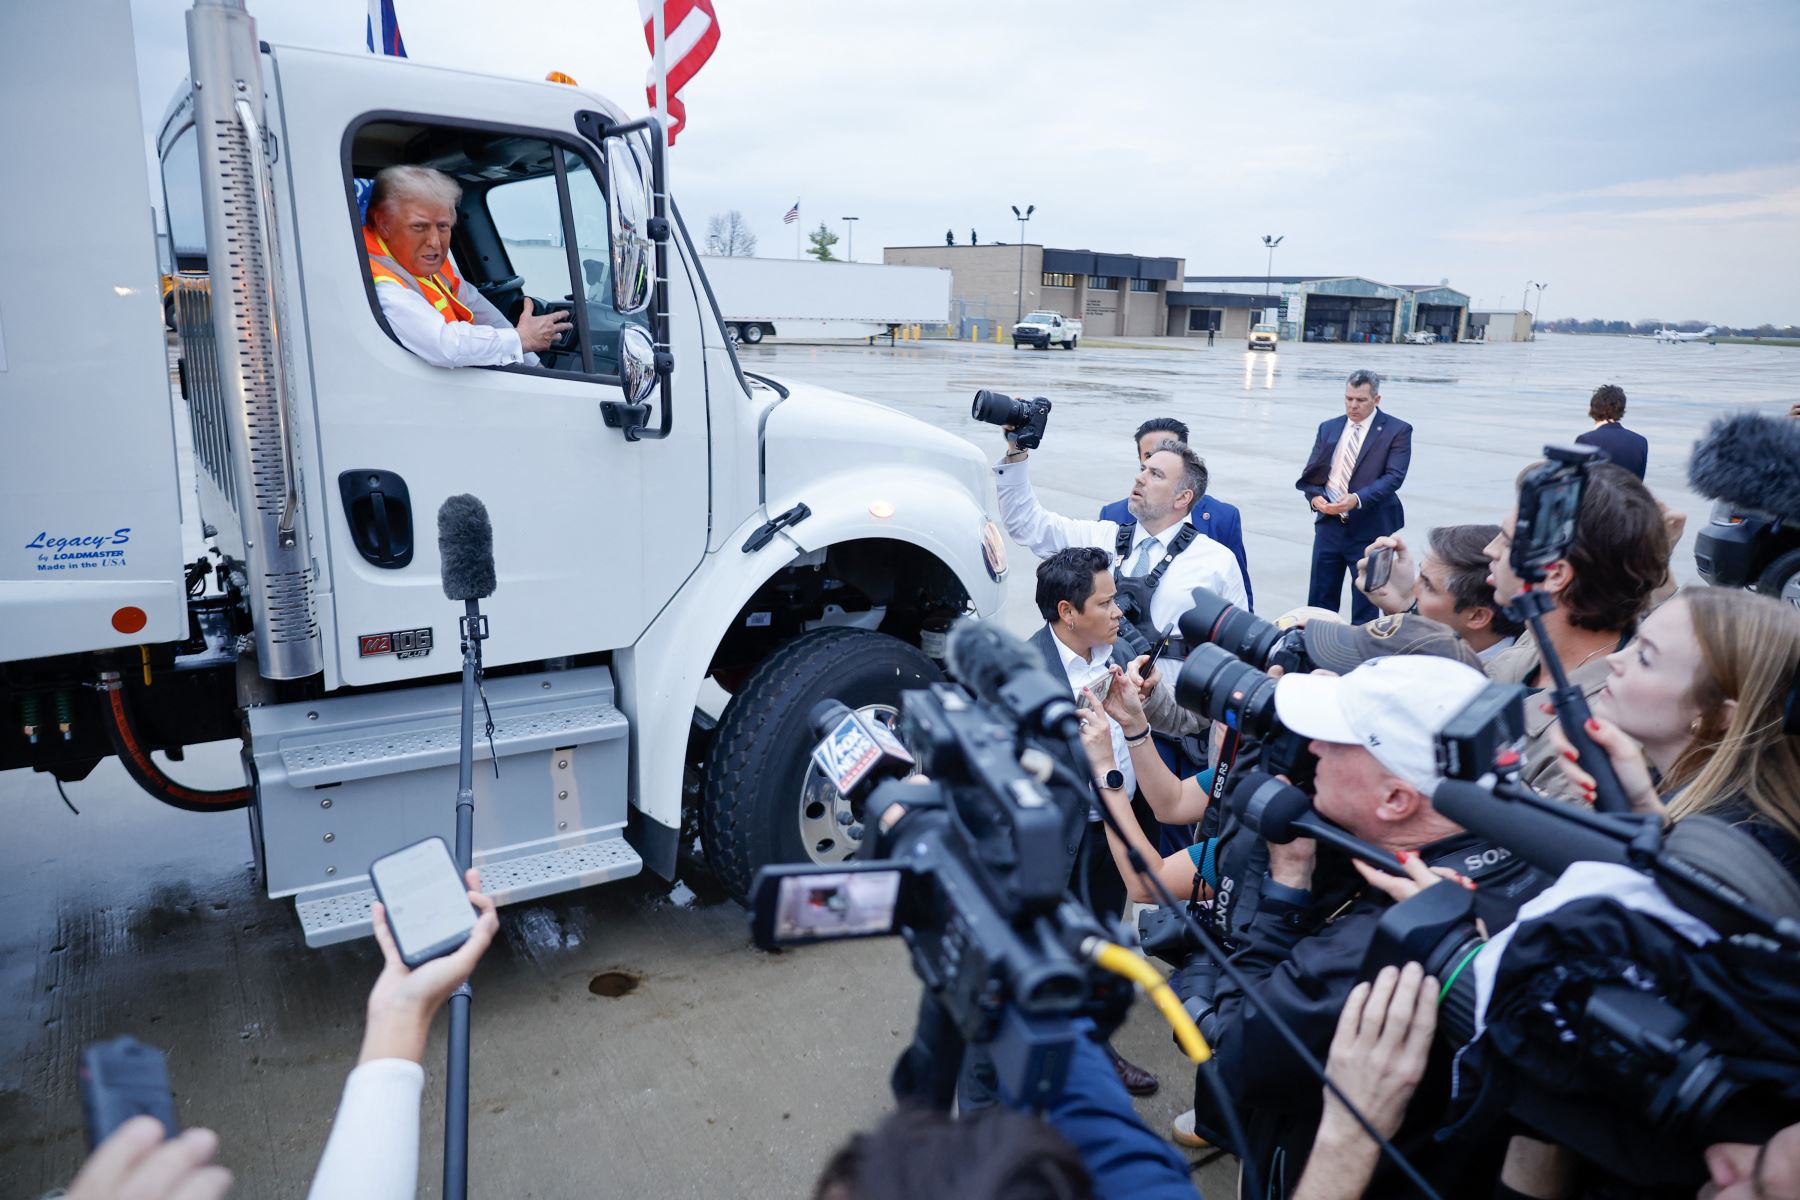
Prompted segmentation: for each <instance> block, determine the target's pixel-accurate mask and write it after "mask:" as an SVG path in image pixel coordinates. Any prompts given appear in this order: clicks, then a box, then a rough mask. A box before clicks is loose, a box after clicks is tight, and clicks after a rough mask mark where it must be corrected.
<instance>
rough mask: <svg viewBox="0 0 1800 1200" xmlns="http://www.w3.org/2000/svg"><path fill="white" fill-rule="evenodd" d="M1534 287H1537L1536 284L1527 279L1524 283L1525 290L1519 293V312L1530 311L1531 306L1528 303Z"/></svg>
mask: <svg viewBox="0 0 1800 1200" xmlns="http://www.w3.org/2000/svg"><path fill="white" fill-rule="evenodd" d="M1536 286H1537V284H1535V283H1533V282H1531V280H1529V279H1527V280H1526V281H1525V290H1524V291H1522V292H1520V293H1519V309H1520V311H1528V310H1529V309H1530V307H1531V305H1530V303H1529V301H1530V299H1531V289H1532V288H1534V287H1536Z"/></svg>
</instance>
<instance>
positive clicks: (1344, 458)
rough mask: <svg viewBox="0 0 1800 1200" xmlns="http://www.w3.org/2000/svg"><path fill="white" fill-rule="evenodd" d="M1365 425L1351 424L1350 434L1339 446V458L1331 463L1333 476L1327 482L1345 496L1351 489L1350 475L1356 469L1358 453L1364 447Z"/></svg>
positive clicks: (1340, 494)
mask: <svg viewBox="0 0 1800 1200" xmlns="http://www.w3.org/2000/svg"><path fill="white" fill-rule="evenodd" d="M1362 438H1363V426H1362V425H1352V426H1350V435H1349V436H1348V437H1346V438H1345V439H1344V440H1343V442H1342V443H1341V444H1340V445H1339V446H1338V456H1337V460H1336V461H1335V462H1333V463H1332V464H1331V478H1330V479H1329V480H1327V483H1329V485H1330V486H1331V488H1332V489H1333V490H1334V491H1336V492H1337V493H1338V495H1339V496H1343V495H1346V494H1348V493H1349V491H1350V475H1351V473H1352V472H1353V471H1355V470H1356V455H1357V453H1358V452H1359V451H1360V450H1361V449H1362Z"/></svg>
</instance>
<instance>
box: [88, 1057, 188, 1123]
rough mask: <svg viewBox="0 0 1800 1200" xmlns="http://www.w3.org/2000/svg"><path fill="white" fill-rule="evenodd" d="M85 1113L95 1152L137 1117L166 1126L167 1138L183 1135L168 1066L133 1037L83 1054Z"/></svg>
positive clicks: (164, 1060) (163, 1059) (166, 1061)
mask: <svg viewBox="0 0 1800 1200" xmlns="http://www.w3.org/2000/svg"><path fill="white" fill-rule="evenodd" d="M81 1109H82V1112H83V1114H84V1115H85V1117H86V1124H87V1140H88V1149H89V1150H93V1149H94V1148H95V1147H96V1146H98V1145H99V1144H100V1143H101V1142H104V1141H105V1140H106V1139H107V1138H109V1137H111V1136H112V1134H113V1131H114V1130H115V1129H117V1128H118V1127H119V1126H121V1125H123V1124H124V1123H125V1122H127V1121H129V1120H131V1118H133V1117H137V1116H149V1117H155V1118H156V1119H157V1120H159V1121H161V1122H162V1127H163V1135H164V1136H165V1137H174V1136H175V1135H176V1134H178V1133H180V1132H181V1124H180V1123H179V1122H178V1121H176V1119H175V1096H174V1094H173V1093H172V1092H170V1090H169V1064H168V1060H166V1059H165V1058H164V1057H163V1052H162V1051H161V1050H158V1049H157V1048H156V1047H155V1046H146V1045H144V1043H142V1042H140V1041H138V1040H137V1039H136V1038H133V1037H122V1038H117V1039H115V1040H113V1041H110V1042H95V1043H94V1044H93V1045H91V1046H89V1047H88V1048H87V1049H86V1050H84V1051H82V1052H81Z"/></svg>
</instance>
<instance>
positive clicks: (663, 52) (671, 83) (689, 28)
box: [638, 0, 719, 146]
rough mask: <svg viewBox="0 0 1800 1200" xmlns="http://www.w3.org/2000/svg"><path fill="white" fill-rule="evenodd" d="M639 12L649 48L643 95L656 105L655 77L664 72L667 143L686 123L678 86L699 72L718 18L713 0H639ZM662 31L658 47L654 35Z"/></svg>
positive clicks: (672, 141) (715, 39)
mask: <svg viewBox="0 0 1800 1200" xmlns="http://www.w3.org/2000/svg"><path fill="white" fill-rule="evenodd" d="M658 5H660V6H661V8H662V28H661V29H660V30H658V29H657V27H656V12H657V7H658ZM638 12H639V13H640V14H641V15H642V16H643V18H644V42H645V44H646V45H648V46H649V47H650V55H651V65H650V80H649V84H648V86H646V87H645V89H644V91H645V94H646V95H647V96H648V97H649V99H650V107H651V108H657V107H659V106H658V105H657V95H656V90H657V83H658V82H659V80H658V78H657V76H658V74H659V72H660V71H666V72H667V74H668V77H667V78H666V79H664V80H661V81H660V82H661V83H662V84H663V88H664V97H663V98H664V100H665V101H666V103H664V104H663V105H661V107H662V108H663V109H665V110H666V111H667V112H668V114H669V130H668V134H669V145H671V146H673V145H674V144H675V135H676V134H678V133H680V132H681V130H682V128H683V127H684V126H685V125H686V124H687V108H686V106H685V105H683V104H682V102H681V89H682V88H684V87H686V86H687V83H688V80H690V79H692V78H693V77H694V76H695V75H697V74H699V72H700V68H701V67H703V66H705V65H706V60H707V59H709V58H711V57H712V52H713V50H714V49H715V48H717V46H718V44H719V18H718V17H717V16H715V15H714V14H713V6H712V0H638ZM659 32H660V33H661V34H662V45H661V46H660V47H659V46H658V45H657V44H656V42H657V37H656V35H657V34H658V33H659Z"/></svg>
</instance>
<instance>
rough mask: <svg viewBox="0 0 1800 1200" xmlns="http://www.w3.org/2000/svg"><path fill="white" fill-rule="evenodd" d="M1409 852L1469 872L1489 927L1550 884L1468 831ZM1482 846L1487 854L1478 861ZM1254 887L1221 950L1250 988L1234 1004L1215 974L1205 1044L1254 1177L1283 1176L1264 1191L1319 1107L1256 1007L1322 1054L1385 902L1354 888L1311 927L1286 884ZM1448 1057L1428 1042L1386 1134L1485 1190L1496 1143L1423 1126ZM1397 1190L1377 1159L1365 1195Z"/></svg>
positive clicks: (1445, 1183)
mask: <svg viewBox="0 0 1800 1200" xmlns="http://www.w3.org/2000/svg"><path fill="white" fill-rule="evenodd" d="M1484 850H1486V851H1488V852H1489V853H1488V854H1486V855H1484V854H1483V853H1482V851H1484ZM1421 854H1422V855H1423V856H1424V858H1425V861H1426V862H1427V863H1430V864H1432V865H1441V866H1449V867H1452V868H1453V869H1455V870H1458V871H1461V872H1462V873H1464V874H1465V875H1468V876H1469V877H1470V878H1472V879H1474V880H1475V882H1476V883H1477V884H1478V885H1479V890H1478V891H1477V892H1476V893H1475V912H1476V915H1477V916H1479V917H1481V919H1482V920H1484V921H1485V922H1486V923H1487V927H1488V928H1489V929H1490V930H1497V929H1501V928H1504V927H1505V926H1506V925H1508V924H1510V923H1511V922H1512V920H1513V918H1514V916H1515V915H1516V914H1517V912H1518V909H1519V906H1520V905H1521V904H1523V903H1524V902H1525V901H1526V900H1528V899H1529V898H1530V897H1532V896H1534V895H1536V894H1537V893H1538V892H1539V891H1542V890H1543V889H1544V888H1545V887H1546V886H1548V884H1549V883H1550V880H1549V879H1548V878H1547V877H1546V876H1544V875H1543V874H1542V873H1541V872H1539V871H1537V870H1536V869H1535V868H1533V867H1531V866H1529V865H1528V864H1526V863H1525V861H1524V860H1523V859H1519V858H1515V857H1513V856H1512V855H1510V854H1506V853H1505V852H1504V851H1501V852H1498V854H1497V855H1496V854H1495V852H1493V851H1492V850H1491V846H1490V844H1489V843H1488V842H1486V841H1485V840H1483V839H1481V838H1478V837H1475V836H1473V835H1469V834H1463V835H1459V836H1457V837H1454V838H1447V839H1445V840H1444V841H1441V842H1437V843H1434V844H1433V845H1431V846H1427V847H1425V848H1424V850H1422V851H1421ZM1489 857H1498V861H1496V862H1484V859H1485V858H1489ZM1444 886H1452V885H1448V884H1447V885H1444ZM1264 892H1265V894H1264V895H1263V898H1262V902H1261V905H1260V907H1259V908H1258V909H1257V911H1256V914H1255V915H1254V916H1253V917H1251V919H1250V921H1249V923H1248V924H1247V925H1245V926H1243V927H1241V929H1240V933H1239V945H1240V946H1241V949H1240V950H1239V951H1238V952H1237V954H1236V955H1234V956H1233V961H1234V962H1235V963H1236V965H1237V966H1238V967H1239V969H1241V970H1242V971H1243V972H1244V974H1245V975H1246V976H1248V977H1249V980H1250V983H1251V985H1252V987H1253V988H1255V991H1256V996H1255V999H1254V1001H1253V1002H1252V1003H1248V1004H1246V1003H1245V1002H1244V997H1243V996H1242V995H1241V994H1240V993H1238V992H1237V991H1236V989H1235V988H1233V987H1232V986H1231V985H1230V984H1229V983H1228V982H1226V983H1222V984H1221V986H1220V991H1219V1003H1218V1016H1217V1018H1216V1020H1215V1023H1214V1025H1213V1029H1214V1031H1215V1033H1216V1035H1217V1036H1216V1037H1215V1038H1214V1040H1213V1045H1214V1047H1215V1049H1216V1051H1217V1054H1218V1066H1219V1070H1220V1073H1221V1076H1222V1077H1223V1078H1224V1079H1225V1080H1226V1082H1227V1085H1228V1086H1229V1088H1230V1089H1231V1092H1232V1096H1233V1099H1234V1100H1235V1101H1236V1102H1237V1104H1238V1106H1239V1109H1240V1112H1241V1113H1242V1114H1243V1116H1244V1118H1245V1126H1246V1135H1247V1136H1248V1137H1249V1139H1250V1143H1251V1152H1252V1153H1254V1154H1255V1155H1256V1156H1257V1158H1258V1161H1260V1162H1261V1163H1262V1164H1263V1168H1264V1174H1265V1176H1266V1177H1268V1178H1269V1179H1271V1180H1276V1179H1285V1181H1286V1184H1285V1187H1284V1188H1282V1189H1279V1190H1276V1191H1275V1194H1276V1195H1284V1194H1285V1193H1286V1191H1287V1190H1288V1189H1291V1188H1292V1187H1293V1185H1294V1183H1295V1182H1297V1181H1298V1180H1299V1178H1300V1172H1301V1170H1302V1169H1303V1168H1304V1167H1305V1160H1306V1155H1307V1152H1308V1150H1309V1149H1310V1147H1311V1145H1312V1138H1313V1134H1314V1132H1315V1131H1316V1130H1317V1127H1318V1122H1319V1115H1320V1112H1321V1108H1322V1100H1321V1087H1322V1085H1321V1084H1320V1083H1319V1081H1318V1079H1317V1078H1316V1077H1315V1076H1314V1075H1313V1074H1312V1072H1311V1071H1309V1070H1308V1069H1307V1068H1306V1066H1305V1064H1304V1063H1302V1062H1301V1061H1300V1060H1299V1059H1298V1058H1296V1057H1295V1056H1294V1053H1293V1051H1292V1050H1290V1049H1289V1048H1288V1046H1287V1043H1286V1042H1285V1041H1283V1040H1281V1038H1280V1036H1279V1035H1278V1034H1276V1033H1275V1031H1274V1029H1273V1028H1272V1026H1271V1025H1270V1023H1269V1020H1268V1017H1267V1015H1266V1014H1267V1013H1268V1012H1270V1011H1273V1012H1274V1013H1276V1014H1277V1015H1278V1016H1280V1017H1281V1018H1283V1019H1285V1021H1286V1022H1287V1025H1288V1026H1289V1028H1291V1029H1292V1030H1293V1031H1294V1032H1295V1033H1296V1034H1297V1035H1299V1038H1300V1040H1301V1041H1302V1042H1303V1043H1304V1044H1305V1045H1306V1047H1307V1049H1308V1050H1310V1051H1311V1052H1312V1053H1313V1054H1314V1055H1315V1056H1316V1057H1317V1058H1318V1059H1319V1061H1320V1062H1324V1061H1325V1057H1326V1054H1327V1052H1328V1051H1329V1049H1330V1047H1331V1039H1332V1035H1333V1034H1335V1033H1336V1031H1337V1021H1338V1014H1339V1013H1341V1012H1342V1011H1343V1008H1344V1002H1345V1001H1346V1000H1347V999H1348V998H1349V996H1350V991H1351V989H1352V988H1354V987H1355V986H1356V984H1357V982H1358V980H1359V979H1360V977H1361V969H1362V964H1363V958H1364V956H1365V955H1366V954H1367V953H1368V949H1369V945H1370V942H1371V941H1372V940H1373V938H1374V934H1375V927H1376V925H1377V923H1378V922H1379V921H1380V920H1381V916H1382V914H1383V913H1385V912H1386V911H1387V910H1388V908H1389V907H1391V905H1392V902H1391V901H1389V900H1388V899H1387V897H1385V896H1383V895H1381V894H1380V893H1378V892H1375V891H1373V890H1371V889H1367V888H1364V889H1363V890H1362V891H1360V892H1359V893H1358V894H1357V895H1356V896H1355V897H1354V898H1353V899H1352V900H1351V901H1350V903H1349V904H1348V905H1347V906H1346V907H1345V908H1344V909H1343V910H1342V912H1341V913H1340V914H1339V915H1337V916H1336V918H1335V919H1333V920H1331V921H1329V922H1328V923H1327V924H1325V925H1323V926H1322V927H1319V928H1317V929H1316V931H1313V922H1312V919H1311V918H1312V914H1311V913H1310V911H1309V909H1308V908H1306V907H1303V906H1301V905H1299V904H1296V903H1294V902H1293V901H1292V900H1291V899H1288V898H1285V897H1281V896H1278V895H1276V894H1272V892H1291V889H1273V890H1271V889H1269V887H1268V885H1267V884H1265V885H1264ZM1450 1057H1451V1050H1450V1048H1449V1047H1447V1046H1444V1045H1443V1044H1442V1043H1440V1044H1439V1045H1438V1046H1436V1047H1435V1048H1434V1049H1433V1052H1432V1057H1431V1061H1430V1064H1429V1065H1428V1067H1427V1070H1426V1074H1425V1079H1424V1082H1423V1083H1421V1085H1420V1087H1419V1090H1418V1092H1417V1093H1415V1094H1414V1096H1413V1099H1412V1102H1411V1104H1410V1105H1409V1106H1408V1109H1407V1119H1406V1121H1405V1123H1404V1124H1403V1125H1402V1126H1401V1128H1400V1132H1399V1133H1398V1134H1397V1135H1396V1136H1395V1138H1394V1144H1395V1145H1396V1146H1397V1147H1399V1149H1400V1151H1401V1153H1403V1154H1405V1155H1406V1156H1407V1158H1408V1159H1409V1160H1411V1162H1412V1163H1413V1165H1414V1166H1416V1167H1418V1168H1419V1170H1420V1171H1421V1172H1422V1173H1423V1174H1424V1175H1425V1177H1426V1179H1428V1180H1430V1181H1431V1182H1432V1183H1433V1185H1434V1186H1435V1187H1436V1188H1437V1189H1438V1191H1439V1193H1440V1194H1442V1195H1444V1196H1477V1195H1481V1196H1485V1195H1487V1194H1489V1191H1490V1190H1491V1184H1492V1181H1493V1180H1494V1179H1495V1178H1497V1177H1498V1174H1499V1163H1500V1159H1501V1158H1502V1157H1503V1156H1504V1154H1505V1149H1506V1148H1505V1145H1504V1144H1503V1143H1502V1144H1500V1145H1498V1146H1489V1145H1484V1146H1480V1147H1473V1146H1469V1145H1466V1144H1459V1143H1457V1142H1455V1141H1451V1142H1448V1143H1443V1144H1439V1143H1437V1142H1435V1141H1434V1139H1433V1137H1432V1134H1433V1133H1434V1131H1435V1129H1436V1127H1437V1125H1438V1124H1439V1123H1440V1122H1441V1119H1442V1117H1443V1114H1444V1112H1445V1110H1446V1103H1447V1102H1446V1097H1447V1096H1448V1094H1449V1064H1450ZM1208 1116H1209V1118H1210V1114H1209V1115H1208ZM1207 1123H1208V1124H1213V1120H1212V1119H1208V1120H1207ZM1213 1127H1214V1128H1217V1126H1216V1125H1214V1126H1213ZM1406 1191H1407V1189H1406V1188H1405V1187H1404V1185H1403V1183H1401V1181H1400V1177H1399V1176H1398V1174H1397V1173H1395V1172H1394V1171H1393V1168H1392V1167H1390V1166H1388V1165H1387V1163H1386V1161H1385V1160H1383V1163H1382V1165H1381V1167H1379V1168H1378V1170H1377V1174H1376V1177H1375V1182H1374V1183H1373V1184H1372V1185H1371V1186H1370V1188H1369V1191H1368V1193H1367V1194H1368V1195H1371V1196H1390V1195H1401V1194H1403V1193H1405V1192H1406Z"/></svg>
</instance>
